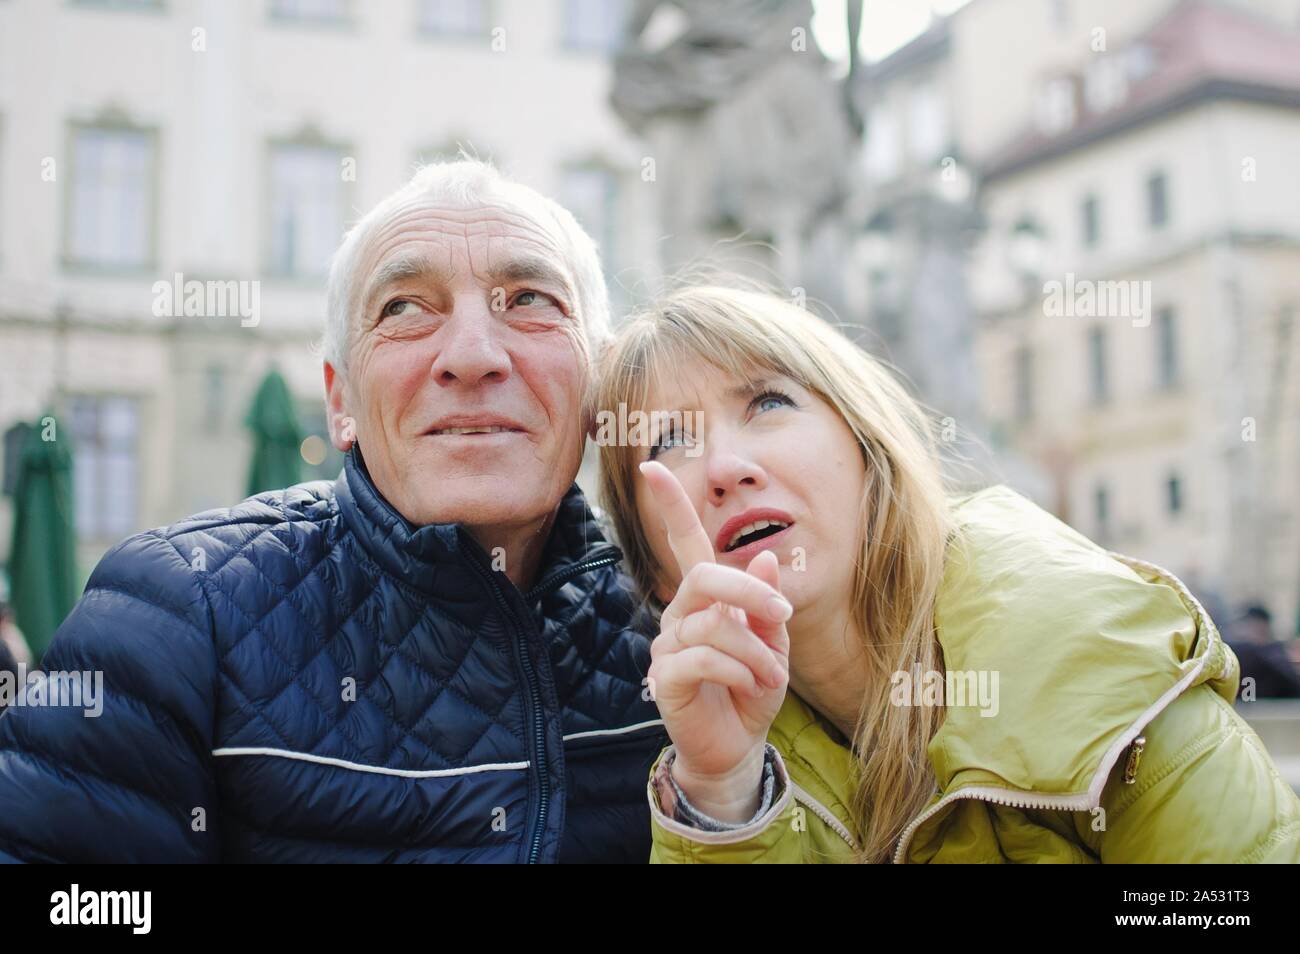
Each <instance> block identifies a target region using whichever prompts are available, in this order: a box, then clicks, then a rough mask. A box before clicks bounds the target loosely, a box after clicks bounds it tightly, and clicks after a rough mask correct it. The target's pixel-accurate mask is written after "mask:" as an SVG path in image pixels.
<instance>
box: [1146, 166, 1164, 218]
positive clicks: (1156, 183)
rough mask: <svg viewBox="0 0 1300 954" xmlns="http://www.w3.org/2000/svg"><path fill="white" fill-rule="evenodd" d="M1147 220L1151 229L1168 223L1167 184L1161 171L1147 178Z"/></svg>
mask: <svg viewBox="0 0 1300 954" xmlns="http://www.w3.org/2000/svg"><path fill="white" fill-rule="evenodd" d="M1147 221H1148V222H1149V223H1150V224H1151V228H1153V229H1161V228H1164V227H1165V226H1166V225H1167V224H1169V184H1168V180H1167V179H1166V178H1165V174H1164V173H1163V172H1157V173H1154V174H1153V175H1151V176H1149V177H1148V178H1147Z"/></svg>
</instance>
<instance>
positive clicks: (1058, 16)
mask: <svg viewBox="0 0 1300 954" xmlns="http://www.w3.org/2000/svg"><path fill="white" fill-rule="evenodd" d="M1047 10H1048V18H1049V19H1050V20H1051V21H1052V26H1053V27H1054V28H1055V29H1057V30H1065V29H1068V28H1069V26H1070V0H1048V3H1047Z"/></svg>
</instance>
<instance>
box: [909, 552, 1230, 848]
mask: <svg viewBox="0 0 1300 954" xmlns="http://www.w3.org/2000/svg"><path fill="white" fill-rule="evenodd" d="M1108 555H1109V556H1111V557H1113V558H1114V559H1116V560H1118V561H1119V562H1121V563H1124V564H1127V565H1128V566H1130V567H1132V568H1134V569H1143V570H1147V571H1149V572H1154V574H1155V575H1157V576H1159V577H1160V578H1161V580H1162V582H1164V583H1165V584H1166V585H1168V586H1171V587H1173V588H1174V590H1176V591H1177V592H1178V594H1179V595H1180V596H1182V597H1183V601H1184V603H1185V604H1189V607H1190V608H1191V609H1193V610H1194V616H1195V618H1196V623H1197V628H1198V630H1201V629H1203V630H1204V631H1205V632H1206V633H1209V634H1210V637H1211V638H1210V640H1209V645H1208V646H1207V647H1206V650H1205V653H1204V654H1203V655H1202V656H1201V659H1200V662H1199V664H1198V665H1197V666H1196V668H1194V669H1193V670H1192V671H1191V672H1189V673H1188V674H1187V675H1186V676H1184V677H1183V678H1182V679H1180V680H1179V681H1178V682H1177V683H1175V684H1174V686H1173V687H1172V688H1171V689H1169V690H1168V691H1167V692H1166V693H1165V694H1164V695H1163V696H1161V697H1160V698H1159V699H1157V700H1156V701H1155V702H1154V703H1152V705H1151V706H1149V707H1148V708H1147V710H1146V711H1145V712H1143V713H1142V715H1140V716H1139V717H1138V719H1137V721H1136V722H1134V723H1133V724H1132V725H1131V726H1129V728H1128V730H1127V731H1126V732H1125V733H1124V734H1123V735H1122V736H1120V741H1121V742H1122V743H1123V744H1122V745H1117V746H1113V747H1112V748H1111V750H1110V751H1109V752H1107V753H1106V755H1105V756H1104V757H1103V758H1102V760H1101V764H1100V765H1099V766H1098V767H1097V771H1096V772H1095V773H1094V774H1093V781H1092V785H1091V786H1089V789H1088V791H1087V792H1084V793H1082V794H1079V795H1048V794H1045V795H1035V794H1034V793H1032V792H1025V791H1019V790H1017V789H1012V788H998V787H996V786H993V785H972V786H970V787H968V788H963V789H961V790H960V791H957V792H953V793H952V794H950V795H946V796H944V797H943V798H941V799H940V800H939V801H937V802H935V803H934V804H933V805H931V806H930V807H929V808H927V809H926V810H925V811H923V812H921V814H920V815H917V816H916V818H914V819H912V821H911V822H910V823H909V824H908V826H907V827H906V828H904V829H903V834H902V835H901V836H899V839H898V847H897V848H896V849H895V851H894V864H896V865H898V864H902V863H903V859H904V858H905V857H906V854H907V849H908V846H909V845H910V844H911V842H912V837H913V836H914V835H915V834H916V832H917V829H919V828H920V827H921V825H923V824H924V823H925V822H926V820H927V819H929V818H932V817H933V816H934V814H935V813H936V812H938V811H939V809H941V808H943V807H945V806H947V805H951V804H952V803H953V802H955V801H956V800H957V799H959V798H978V799H982V800H984V801H987V802H993V803H994V804H997V805H1006V806H1008V807H1010V808H1041V809H1048V810H1055V811H1074V812H1086V811H1091V810H1092V809H1094V808H1096V807H1097V806H1098V805H1100V804H1101V790H1102V788H1104V787H1105V783H1104V781H1103V780H1104V779H1106V778H1107V777H1108V776H1109V775H1110V771H1111V769H1112V768H1114V767H1115V763H1116V762H1118V761H1119V757H1120V755H1121V753H1123V752H1124V750H1125V749H1129V761H1128V763H1127V764H1126V767H1125V773H1124V781H1125V782H1126V783H1128V784H1132V782H1133V781H1136V777H1137V767H1138V763H1139V762H1140V761H1141V759H1142V751H1143V749H1145V748H1146V737H1145V736H1142V735H1141V732H1142V730H1143V729H1145V728H1146V727H1147V726H1148V725H1149V724H1150V723H1151V721H1152V720H1153V719H1155V717H1156V716H1158V715H1160V713H1161V712H1163V711H1164V710H1165V709H1166V708H1167V707H1168V706H1169V705H1170V704H1171V703H1172V702H1173V701H1174V700H1175V699H1177V698H1178V697H1179V696H1180V695H1182V694H1183V692H1184V691H1185V690H1186V689H1187V688H1188V687H1189V686H1191V684H1192V682H1193V681H1194V680H1195V679H1196V678H1197V677H1199V676H1200V674H1201V671H1202V670H1203V669H1204V668H1205V664H1206V663H1207V662H1209V660H1210V657H1211V656H1212V655H1214V645H1215V643H1216V642H1217V641H1218V640H1219V639H1221V638H1222V637H1220V636H1219V631H1218V629H1217V628H1216V627H1215V626H1214V624H1213V623H1212V622H1209V618H1208V617H1207V616H1206V615H1205V610H1204V609H1203V608H1202V607H1201V604H1200V603H1199V602H1198V601H1197V599H1196V597H1194V596H1192V594H1191V592H1190V591H1189V590H1188V589H1187V587H1186V586H1185V585H1184V584H1183V583H1182V581H1181V580H1179V579H1178V578H1177V577H1176V576H1174V575H1173V574H1172V573H1170V572H1169V571H1168V570H1165V569H1162V568H1161V567H1159V566H1156V565H1155V564H1154V563H1148V562H1147V561H1145V560H1139V559H1137V558H1135V557H1130V556H1125V555H1124V554H1121V553H1115V552H1114V551H1108ZM1207 623H1209V625H1208V627H1207V626H1206V624H1207ZM1228 668H1229V666H1228V663H1227V660H1226V659H1225V660H1224V664H1223V666H1222V668H1221V670H1220V676H1222V675H1224V674H1226V672H1227V670H1228ZM1130 776H1132V777H1131V778H1130ZM1099 782H1100V783H1101V785H1098V783H1099ZM1093 788H1096V789H1097V794H1096V797H1095V799H1094V796H1093V794H1092V790H1093Z"/></svg>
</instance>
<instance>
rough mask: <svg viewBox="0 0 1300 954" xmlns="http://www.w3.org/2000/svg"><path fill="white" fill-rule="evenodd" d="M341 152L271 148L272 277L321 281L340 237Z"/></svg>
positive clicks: (300, 145)
mask: <svg viewBox="0 0 1300 954" xmlns="http://www.w3.org/2000/svg"><path fill="white" fill-rule="evenodd" d="M343 158H344V156H343V150H341V149H338V148H336V147H333V146H320V145H309V144H303V143H283V144H278V145H274V146H272V149H271V176H270V178H271V207H270V213H271V214H270V221H271V240H270V257H269V261H268V263H267V265H268V268H269V269H270V271H271V272H272V273H273V274H276V275H284V276H300V277H322V276H324V274H325V272H326V269H327V268H328V266H329V260H330V256H331V255H333V254H334V250H335V248H337V247H338V244H339V240H340V239H341V238H342V236H343V219H344V214H345V213H344V210H345V208H346V202H347V195H346V191H345V188H344V182H343Z"/></svg>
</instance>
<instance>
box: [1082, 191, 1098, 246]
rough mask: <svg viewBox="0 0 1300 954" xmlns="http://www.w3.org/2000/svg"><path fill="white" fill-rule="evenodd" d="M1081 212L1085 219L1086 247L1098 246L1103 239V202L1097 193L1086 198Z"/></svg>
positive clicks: (1084, 238) (1084, 235)
mask: <svg viewBox="0 0 1300 954" xmlns="http://www.w3.org/2000/svg"><path fill="white" fill-rule="evenodd" d="M1080 214H1081V216H1082V219H1083V244H1084V247H1085V248H1096V247H1097V243H1098V242H1100V241H1101V203H1100V201H1099V200H1098V199H1097V197H1096V196H1095V195H1089V196H1086V197H1085V198H1084V200H1083V205H1082V206H1080Z"/></svg>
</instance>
